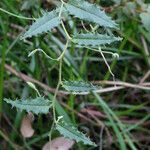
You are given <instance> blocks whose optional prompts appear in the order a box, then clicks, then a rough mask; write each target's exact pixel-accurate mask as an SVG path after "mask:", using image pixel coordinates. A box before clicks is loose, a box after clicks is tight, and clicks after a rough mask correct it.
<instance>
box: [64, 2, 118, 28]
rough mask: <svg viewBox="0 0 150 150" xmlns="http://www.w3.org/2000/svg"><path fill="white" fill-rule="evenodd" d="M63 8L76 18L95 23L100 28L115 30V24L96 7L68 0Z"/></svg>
mask: <svg viewBox="0 0 150 150" xmlns="http://www.w3.org/2000/svg"><path fill="white" fill-rule="evenodd" d="M65 6H66V9H67V11H68V12H69V13H70V14H71V15H74V16H75V17H77V18H80V19H83V20H86V21H90V22H94V23H97V24H99V25H100V26H104V27H110V28H117V24H116V23H115V22H114V21H113V20H112V19H111V18H110V17H108V16H107V15H106V13H105V12H104V11H101V10H100V8H99V7H98V6H97V5H94V4H90V3H89V2H86V1H84V0H69V2H68V3H66V5H65Z"/></svg>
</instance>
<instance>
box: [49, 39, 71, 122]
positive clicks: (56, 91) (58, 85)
mask: <svg viewBox="0 0 150 150" xmlns="http://www.w3.org/2000/svg"><path fill="white" fill-rule="evenodd" d="M68 44H69V40H67V42H66V45H65V48H64V50H63V53H62V55H61V57H60V59H59V78H58V84H57V87H56V90H55V93H54V97H53V101H52V106H53V118H54V122H55V123H56V120H57V119H56V112H55V101H56V96H57V93H58V90H59V87H60V85H61V82H62V77H61V74H62V60H63V56H64V54H65V51H66V50H67V47H68Z"/></svg>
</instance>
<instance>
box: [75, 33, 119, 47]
mask: <svg viewBox="0 0 150 150" xmlns="http://www.w3.org/2000/svg"><path fill="white" fill-rule="evenodd" d="M120 40H121V38H120V37H114V36H108V35H103V34H92V33H86V34H76V35H74V36H73V42H74V43H78V44H79V45H80V46H81V45H83V46H97V45H105V44H110V43H112V42H115V41H120Z"/></svg>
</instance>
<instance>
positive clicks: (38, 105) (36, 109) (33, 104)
mask: <svg viewBox="0 0 150 150" xmlns="http://www.w3.org/2000/svg"><path fill="white" fill-rule="evenodd" d="M4 101H6V102H7V103H8V104H11V105H12V107H16V108H18V109H20V110H21V111H22V110H26V111H27V112H33V113H34V114H40V113H43V114H47V113H48V112H49V109H50V107H51V102H50V101H49V100H47V99H44V97H37V98H35V99H21V100H15V101H13V100H10V99H4Z"/></svg>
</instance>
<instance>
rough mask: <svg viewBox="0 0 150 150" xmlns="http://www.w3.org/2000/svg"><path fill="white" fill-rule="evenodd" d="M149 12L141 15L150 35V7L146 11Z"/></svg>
mask: <svg viewBox="0 0 150 150" xmlns="http://www.w3.org/2000/svg"><path fill="white" fill-rule="evenodd" d="M146 11H147V12H143V13H141V14H140V17H141V20H142V23H143V26H144V27H145V28H146V29H147V31H149V33H150V6H149V7H148V8H147V9H146Z"/></svg>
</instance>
